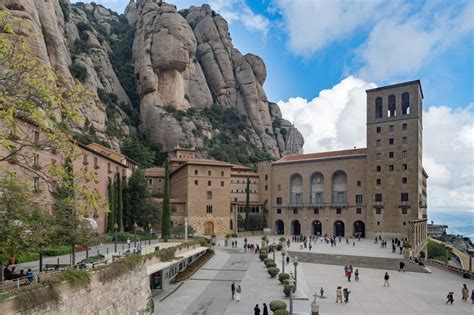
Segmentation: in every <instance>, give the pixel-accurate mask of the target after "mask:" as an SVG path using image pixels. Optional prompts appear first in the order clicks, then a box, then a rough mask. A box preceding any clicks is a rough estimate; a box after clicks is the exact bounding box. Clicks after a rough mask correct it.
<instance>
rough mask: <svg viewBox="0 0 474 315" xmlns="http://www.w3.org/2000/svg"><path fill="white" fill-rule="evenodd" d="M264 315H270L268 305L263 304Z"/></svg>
mask: <svg viewBox="0 0 474 315" xmlns="http://www.w3.org/2000/svg"><path fill="white" fill-rule="evenodd" d="M263 315H268V308H267V304H265V303H263Z"/></svg>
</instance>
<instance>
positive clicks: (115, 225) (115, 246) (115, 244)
mask: <svg viewBox="0 0 474 315" xmlns="http://www.w3.org/2000/svg"><path fill="white" fill-rule="evenodd" d="M117 230H118V224H117V223H115V224H114V231H115V237H114V239H115V242H114V253H116V252H117Z"/></svg>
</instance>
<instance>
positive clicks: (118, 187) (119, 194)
mask: <svg viewBox="0 0 474 315" xmlns="http://www.w3.org/2000/svg"><path fill="white" fill-rule="evenodd" d="M115 177H116V178H117V179H116V180H115V195H116V200H117V206H116V208H117V222H118V223H117V224H118V229H119V231H121V232H123V184H122V180H121V179H120V174H119V173H117V174H116V175H115Z"/></svg>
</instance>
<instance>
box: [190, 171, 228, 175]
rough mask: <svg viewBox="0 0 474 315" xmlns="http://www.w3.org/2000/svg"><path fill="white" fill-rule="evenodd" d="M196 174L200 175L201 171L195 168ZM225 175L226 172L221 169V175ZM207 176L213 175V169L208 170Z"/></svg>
mask: <svg viewBox="0 0 474 315" xmlns="http://www.w3.org/2000/svg"><path fill="white" fill-rule="evenodd" d="M194 175H199V171H198V170H194ZM224 175H225V172H224V171H221V176H224ZM207 176H212V171H211V170H207Z"/></svg>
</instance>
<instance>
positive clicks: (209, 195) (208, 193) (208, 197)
mask: <svg viewBox="0 0 474 315" xmlns="http://www.w3.org/2000/svg"><path fill="white" fill-rule="evenodd" d="M207 199H212V191H208V192H207Z"/></svg>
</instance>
